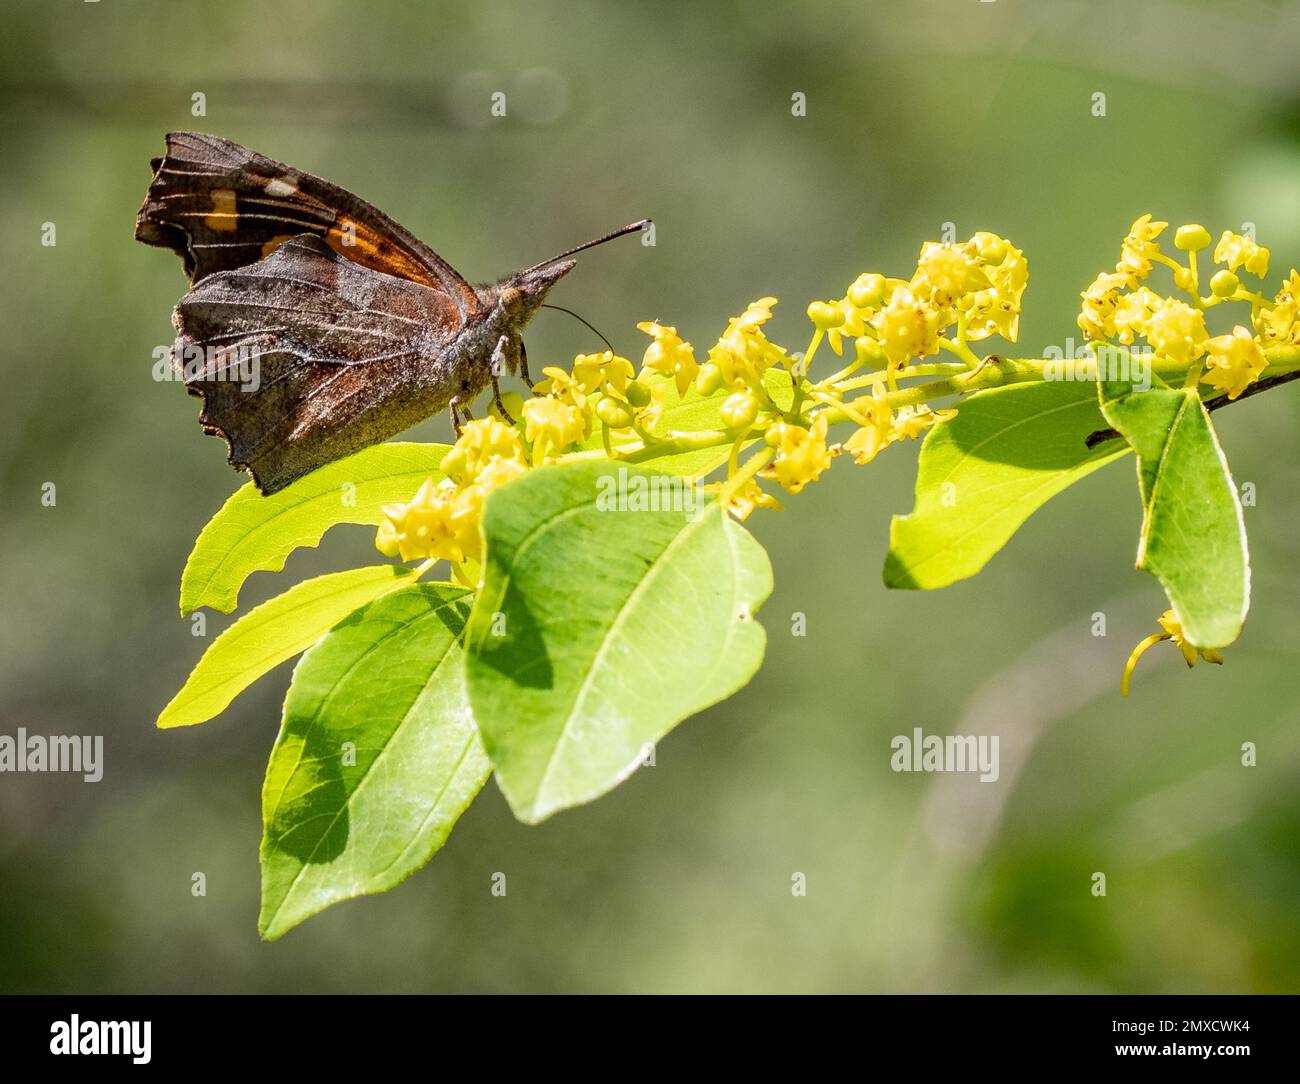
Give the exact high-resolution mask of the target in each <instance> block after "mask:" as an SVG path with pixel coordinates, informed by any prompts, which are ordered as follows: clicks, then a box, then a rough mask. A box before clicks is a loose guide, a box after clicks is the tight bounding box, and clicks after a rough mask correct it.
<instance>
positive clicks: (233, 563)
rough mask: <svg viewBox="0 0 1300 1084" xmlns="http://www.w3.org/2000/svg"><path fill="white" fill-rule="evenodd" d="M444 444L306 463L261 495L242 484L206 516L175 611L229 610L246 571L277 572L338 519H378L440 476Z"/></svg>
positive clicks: (382, 448)
mask: <svg viewBox="0 0 1300 1084" xmlns="http://www.w3.org/2000/svg"><path fill="white" fill-rule="evenodd" d="M447 451H448V448H447V446H446V445H445V444H412V443H401V442H394V443H391V444H377V445H375V446H374V447H373V448H366V449H364V450H363V451H360V452H357V453H356V454H355V455H350V456H348V457H347V458H345V459H340V460H339V461H338V462H337V463H330V464H329V465H328V466H324V467H321V468H320V470H316V471H312V472H311V474H309V475H307V477H305V478H300V479H299V480H298V481H296V482H294V483H293V485H291V486H287V487H286V488H285V489H282V490H280V492H279V493H273V494H272V495H271V496H269V497H263V496H262V495H261V494H260V493H258V491H257V488H256V487H255V486H254V485H253V483H252V482H249V483H248V484H247V485H245V486H242V487H240V488H239V489H238V490H236V491H235V492H234V494H233V495H232V496H231V497H230V499H229V500H228V501H226V503H225V504H224V505H222V506H221V510H220V511H219V512H217V514H216V515H215V516H213V517H212V519H210V520H209V521H208V525H207V526H206V527H204V528H203V530H202V532H201V533H200V534H199V537H198V539H197V541H195V543H194V551H193V552H192V553H191V554H190V556H189V560H188V561H186V562H185V571H184V573H182V575H181V616H182V617H184V616H185V615H186V614H188V613H191V612H192V611H194V610H197V609H198V608H199V607H200V606H210V607H212V609H214V610H220V611H221V612H222V613H230V612H231V611H232V610H233V609H234V608H235V606H236V605H237V603H238V601H239V588H240V586H241V585H242V584H243V582H244V580H246V579H247V578H248V577H249V576H250V575H251V574H252V573H254V572H259V571H265V572H279V571H280V570H281V569H282V568H284V561H285V558H286V557H288V556H289V554H290V553H292V552H293V551H294V550H296V549H297V548H298V547H299V546H315V545H318V544H319V543H320V540H321V536H322V535H324V534H325V532H326V531H327V530H329V528H331V527H333V526H334V525H335V524H338V523H361V524H370V525H371V526H378V524H379V523H380V522H381V521H382V519H383V511H382V509H383V506H384V505H386V504H393V503H396V502H398V501H408V500H410V499H411V497H412V495H413V494H414V493H415V491H416V490H417V489H418V488H419V487H420V483H421V482H423V481H424V480H425V479H426V478H428V477H430V476H433V477H435V478H440V477H441V474H440V472H439V471H438V464H439V463H441V462H442V457H443V456H444V455H446V454H447Z"/></svg>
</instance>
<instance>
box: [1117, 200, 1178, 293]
mask: <svg viewBox="0 0 1300 1084" xmlns="http://www.w3.org/2000/svg"><path fill="white" fill-rule="evenodd" d="M1168 225H1169V223H1168V222H1152V221H1151V216H1150V215H1149V214H1147V215H1143V216H1142V217H1141V218H1139V219H1138V220H1137V221H1136V222H1134V223H1133V225H1132V226H1131V227H1130V228H1129V231H1128V236H1127V237H1125V238H1124V243H1123V246H1122V251H1121V253H1120V258H1119V263H1117V264H1116V265H1115V270H1116V271H1117V272H1119V273H1120V274H1121V275H1123V276H1124V277H1125V279H1126V280H1127V282H1128V284H1129V285H1130V286H1136V285H1137V284H1138V280H1139V279H1144V278H1146V277H1147V276H1148V275H1149V274H1151V259H1152V257H1153V256H1155V255H1157V254H1158V253H1159V252H1160V245H1159V243H1158V242H1157V241H1156V238H1157V237H1159V236H1160V235H1161V234H1162V233H1163V232H1164V231H1165V227H1166V226H1168Z"/></svg>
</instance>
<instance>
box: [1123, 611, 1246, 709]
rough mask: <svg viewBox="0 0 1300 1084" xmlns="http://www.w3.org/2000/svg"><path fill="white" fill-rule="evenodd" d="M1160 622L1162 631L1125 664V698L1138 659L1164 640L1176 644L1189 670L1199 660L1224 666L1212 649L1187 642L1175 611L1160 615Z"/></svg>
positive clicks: (1130, 656)
mask: <svg viewBox="0 0 1300 1084" xmlns="http://www.w3.org/2000/svg"><path fill="white" fill-rule="evenodd" d="M1158 620H1159V622H1160V628H1161V631H1160V632H1155V633H1152V634H1151V635H1150V636H1148V637H1147V638H1146V639H1145V640H1143V641H1142V642H1141V643H1140V644H1138V645H1137V647H1135V648H1134V649H1133V653H1132V654H1131V655H1129V657H1128V662H1127V663H1125V664H1124V676H1123V677H1122V678H1121V679H1120V685H1119V688H1120V692H1121V693H1122V694H1123V695H1124V696H1128V690H1129V682H1130V680H1131V679H1132V677H1133V668H1134V667H1135V666H1137V663H1138V659H1140V658H1141V657H1142V656H1143V655H1144V654H1145V653H1146V651H1147V649H1148V648H1150V647H1154V646H1155V645H1156V644H1158V643H1161V642H1162V641H1164V640H1172V641H1173V642H1174V644H1175V646H1177V648H1178V650H1179V651H1180V652H1181V653H1182V656H1183V661H1184V662H1185V663H1187V666H1188V668H1189V669H1190V668H1191V667H1193V666H1195V665H1196V661H1197V659H1204V660H1205V661H1206V662H1212V663H1215V664H1217V665H1219V666H1222V665H1223V656H1222V655H1221V654H1220V653H1219V652H1218V651H1215V650H1213V649H1212V648H1199V647H1193V646H1192V645H1191V644H1189V643H1188V642H1187V640H1186V638H1185V636H1184V634H1183V626H1182V622H1180V621H1179V620H1178V617H1177V615H1175V613H1174V611H1173V610H1166V611H1165V612H1164V613H1162V614H1161V615H1160V617H1159V619H1158Z"/></svg>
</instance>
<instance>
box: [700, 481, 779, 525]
mask: <svg viewBox="0 0 1300 1084" xmlns="http://www.w3.org/2000/svg"><path fill="white" fill-rule="evenodd" d="M725 488H726V486H725V483H723V482H715V483H713V484H712V485H707V486H705V487H704V489H705V491H706V492H710V493H720V492H721V491H722V490H723V489H725ZM722 507H723V508H725V509H726V510H727V511H728V512H729V513H730V514H731V515H732V516H734V517H735V518H736V519H737V520H739V521H740V522H742V523H743V522H744V521H745V520H747V519H749V516H750V513H752V512H753V511H754V509H756V508H771V509H774V510H775V511H777V512H780V511H781V510H782V505H781V502H780V501H778V500H777V499H776V498H775V497H773V496H772V494H770V493H768V492H767V491H766V490H765V489H763V487H762V486H760V485H759V484H758V483H757V482H756V481H754V479H752V478H749V479H746V481H745V484H744V485H742V486H740V487H739V488H738V489H737V490H736V491H735V492H734V493H732V494H731V496H730V497H728V498H727V500H726V501H725V502H724V503H723V505H722Z"/></svg>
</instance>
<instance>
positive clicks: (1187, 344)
mask: <svg viewBox="0 0 1300 1084" xmlns="http://www.w3.org/2000/svg"><path fill="white" fill-rule="evenodd" d="M1143 334H1145V335H1146V340H1147V342H1149V343H1150V344H1151V349H1152V350H1154V351H1155V352H1156V353H1157V354H1159V355H1160V356H1161V357H1166V358H1169V359H1171V360H1173V361H1177V362H1181V363H1183V364H1189V363H1190V362H1191V361H1192V360H1193V359H1194V358H1198V357H1200V356H1201V354H1202V353H1203V352H1204V350H1205V341H1206V339H1207V337H1208V332H1206V330H1205V313H1203V312H1201V310H1200V309H1194V308H1192V306H1191V305H1186V304H1184V303H1183V302H1181V301H1178V300H1175V299H1174V298H1163V299H1161V301H1160V302H1159V303H1158V304H1157V305H1156V306H1155V309H1154V311H1153V312H1152V313H1151V319H1150V320H1149V321H1148V323H1147V326H1146V330H1145V331H1144V332H1143Z"/></svg>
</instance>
